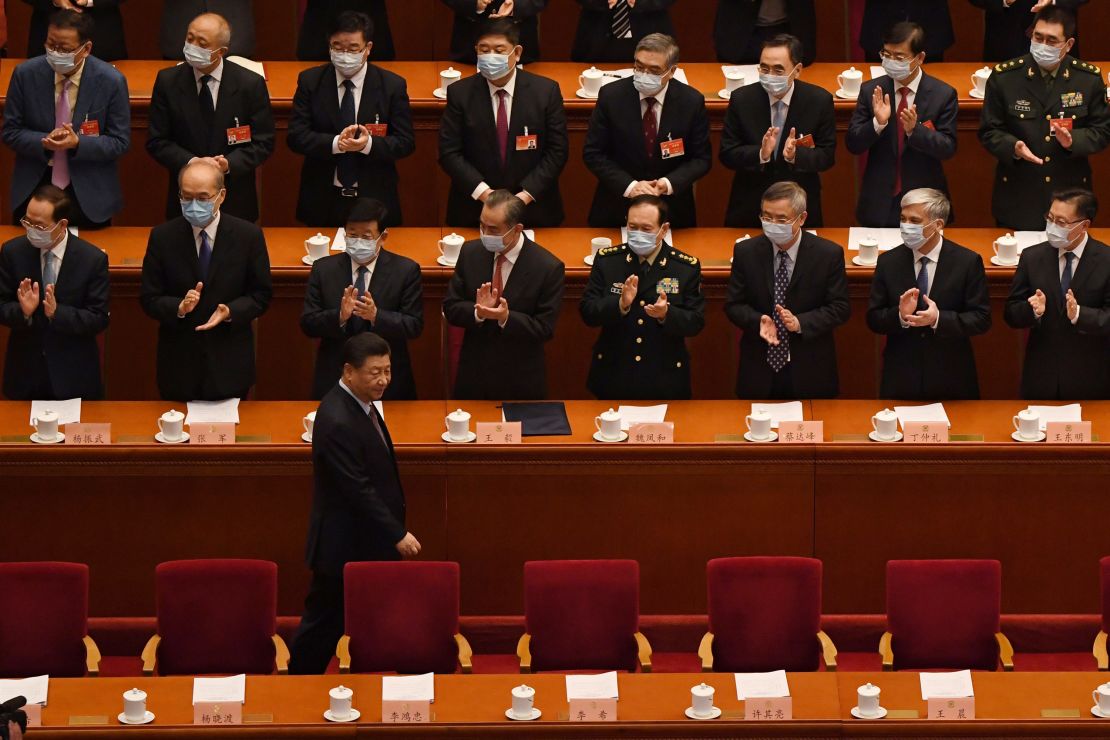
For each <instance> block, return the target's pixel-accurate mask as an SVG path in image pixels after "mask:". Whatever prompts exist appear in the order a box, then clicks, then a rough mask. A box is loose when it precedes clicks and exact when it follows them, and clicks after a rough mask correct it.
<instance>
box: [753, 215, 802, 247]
mask: <svg viewBox="0 0 1110 740" xmlns="http://www.w3.org/2000/svg"><path fill="white" fill-rule="evenodd" d="M760 223H761V224H762V226H763V235H764V236H765V237H767V240H768V241H770V242H771V243H772V244H774V245H775V246H776V247H781V246H782V245H784V244H789V243H790V242H792V241H794V222H793V221H791V222H790V223H786V224H776V223H775V222H774V221H760Z"/></svg>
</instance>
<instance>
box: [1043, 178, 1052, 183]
mask: <svg viewBox="0 0 1110 740" xmlns="http://www.w3.org/2000/svg"><path fill="white" fill-rule="evenodd" d="M1044 181H1045V182H1052V178H1051V177H1046V178H1045V179H1044Z"/></svg>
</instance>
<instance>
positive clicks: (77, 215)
mask: <svg viewBox="0 0 1110 740" xmlns="http://www.w3.org/2000/svg"><path fill="white" fill-rule="evenodd" d="M52 175H53V170H52V169H51V168H49V167H47V168H46V174H45V175H43V176H42V180H40V181H39V185H49V184H50V178H51V176H52ZM66 195H68V196H69V202H70V214H69V224H70V226H76V227H77V228H78V229H86V230H89V231H93V230H96V229H104V228H107V227H109V226H111V225H112V219H108V220H107V221H104V222H103V223H98V222H94V221H90V220H89V217H88V216H86V215H85V212H84V211H83V210H81V204H80V203H79V202H78V200H77V195H76V194H74V192H73V184H72V183H70V185H69V187H67V188H66ZM30 202H31V198H30V197H28V198H27V200H25V201H23V202H22V203H20V204H19V206H18V207H17V208H16V209H15V211H13V212H12V223H13V224H16V225H19V219H21V218H23V216H24V215H25V214H26V213H27V204H28V203H30Z"/></svg>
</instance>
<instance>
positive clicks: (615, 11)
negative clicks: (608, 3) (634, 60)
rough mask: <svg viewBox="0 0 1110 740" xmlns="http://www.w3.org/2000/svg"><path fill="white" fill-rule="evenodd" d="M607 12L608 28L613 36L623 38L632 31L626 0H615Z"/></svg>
mask: <svg viewBox="0 0 1110 740" xmlns="http://www.w3.org/2000/svg"><path fill="white" fill-rule="evenodd" d="M609 14H610V16H609V17H610V19H611V20H610V23H609V28H610V30H611V31H612V32H613V38H615V39H623V38H624V37H625V36H627V35H628V34H629V33H631V32H632V17H631V11H630V10H629V8H628V0H617V3H616V5H614V6H613V7H612V9H611V10H610V11H609Z"/></svg>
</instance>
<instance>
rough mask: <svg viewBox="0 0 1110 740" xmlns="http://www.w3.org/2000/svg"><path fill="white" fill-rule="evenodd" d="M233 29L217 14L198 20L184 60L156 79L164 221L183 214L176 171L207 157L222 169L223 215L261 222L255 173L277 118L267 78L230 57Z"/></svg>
mask: <svg viewBox="0 0 1110 740" xmlns="http://www.w3.org/2000/svg"><path fill="white" fill-rule="evenodd" d="M230 46H231V26H229V25H228V23H227V21H226V20H225V19H224V18H223V17H222V16H218V15H216V14H215V13H205V14H204V15H199V16H197V17H196V18H194V19H193V22H192V23H190V24H189V30H188V31H187V32H186V35H185V47H184V48H185V61H186V62H187V64H180V65H178V66H176V67H170V68H168V69H163V70H162V71H161V72H159V73H158V78H157V79H156V80H155V82H154V93H153V95H152V96H151V100H150V125H149V133H148V136H147V141H146V150H147V151H148V152H150V155H151V156H152V157H154V159H155V160H157V161H158V163H159V164H160V165H162V166H163V167H165V168H166V169H167V170H168V171H169V187H168V188H167V193H166V218H173V217H174V216H175V215H176V214H178V213H180V210H181V206H180V204H179V203H178V200H177V173H178V172H180V171H181V168H182V167H184V166H185V165H186V164H188V163H189V162H192V161H193V160H195V159H208V160H210V161H211V162H213V163H214V164H215V165H216V166H217V167H219V168H220V171H221V172H223V173H224V178H225V181H226V184H227V200H226V201H225V202H224V204H223V205H222V206H221V210H222V211H223V212H224V213H227V214H230V215H232V216H237V217H238V218H242V219H245V220H247V221H257V220H258V191H257V189H256V187H255V171H256V170H257V169H258V168H259V167H260V166H262V163H263V162H265V161H266V160H267V159H269V157H270V155H271V154H273V153H274V116H273V113H272V112H271V111H270V93H269V91H268V90H267V89H266V80H264V79H263V78H262V77H259V76H258V75H257V74H255V73H254V72H251V71H250V70H247V69H244V68H243V67H240V66H239V65H238V64H236V63H235V62H231V61H227V60H226V59H224V57H225V56H226V55H227V50H228V48H230Z"/></svg>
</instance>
